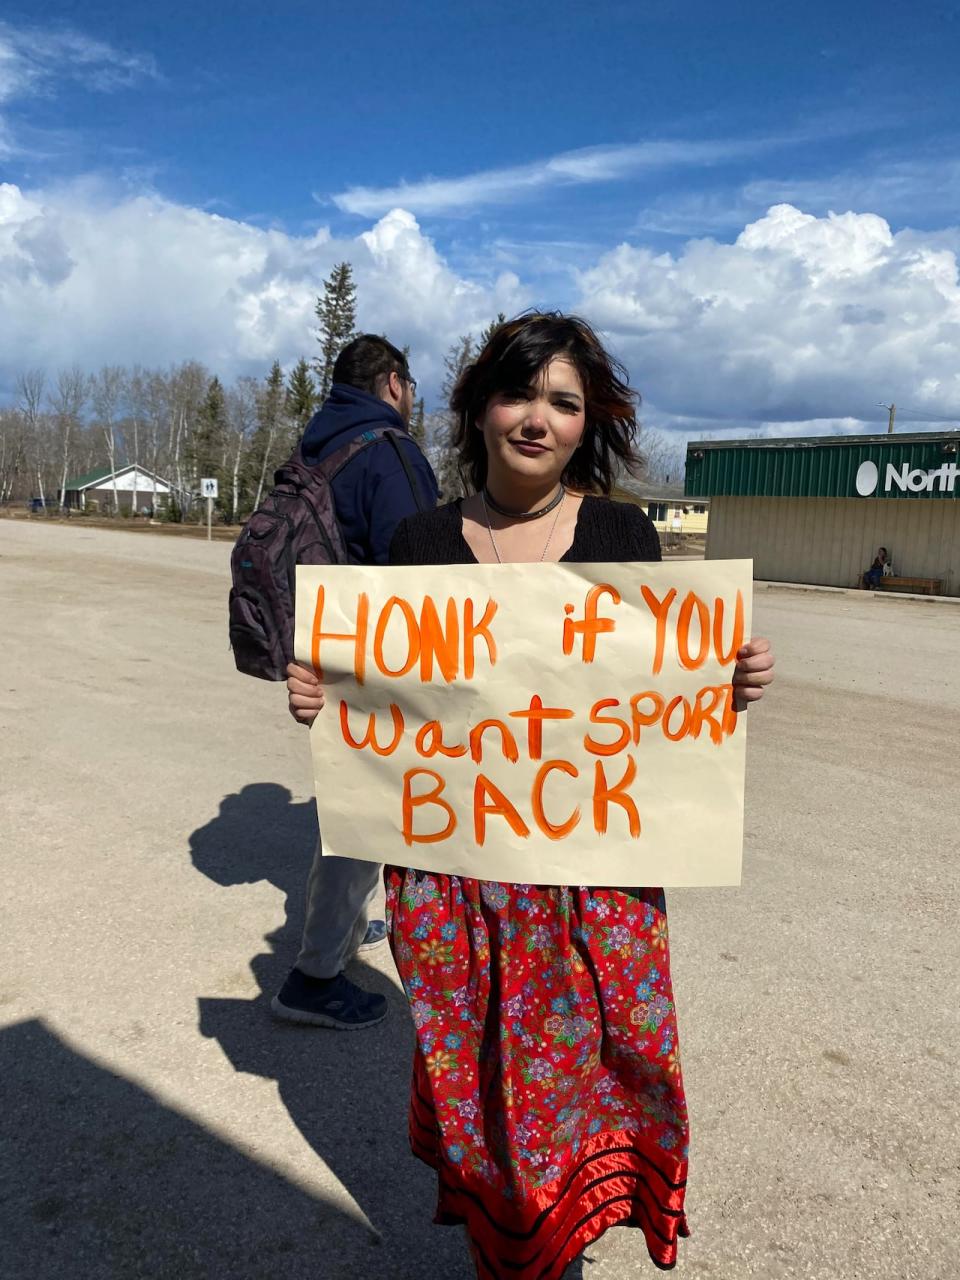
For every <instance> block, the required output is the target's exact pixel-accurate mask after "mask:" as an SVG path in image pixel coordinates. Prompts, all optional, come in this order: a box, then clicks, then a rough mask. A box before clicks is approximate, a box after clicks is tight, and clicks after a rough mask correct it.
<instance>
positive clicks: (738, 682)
mask: <svg viewBox="0 0 960 1280" xmlns="http://www.w3.org/2000/svg"><path fill="white" fill-rule="evenodd" d="M772 683H773V654H772V653H771V652H770V641H769V640H764V639H762V638H758V639H751V640H749V641H748V642H747V643H746V644H745V645H744V646H743V648H742V649H739V650H738V651H737V665H736V669H735V670H734V673H733V686H734V699H733V705H734V709H735V710H737V711H745V710H746V709H747V707H748V706H749V704H750V703H751V702H757V701H759V699H760V698H762V697H763V694H764V690H765V689H766V687H767V685H768V684H772Z"/></svg>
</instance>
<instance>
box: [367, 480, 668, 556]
mask: <svg viewBox="0 0 960 1280" xmlns="http://www.w3.org/2000/svg"><path fill="white" fill-rule="evenodd" d="M560 559H561V561H563V560H568V561H570V562H571V563H573V564H607V563H610V562H615V561H618V560H659V559H660V539H659V537H658V536H657V531H656V529H655V528H654V527H653V522H652V521H651V520H650V517H649V516H648V515H646V514H645V513H644V512H643V511H641V510H640V508H639V507H636V506H634V505H633V503H632V502H613V501H611V499H609V498H595V497H591V496H588V497H585V498H584V500H583V502H582V503H581V506H580V510H579V511H578V512H577V527H576V529H575V530H574V534H573V542H572V543H571V544H570V549H569V550H568V551H566V552H564V554H563V555H562V556H561V557H560ZM390 563H391V564H476V563H477V558H476V556H475V555H474V554H473V552H472V551H471V550H470V548H469V546H468V545H467V542H466V539H465V538H464V536H463V517H462V515H461V512H460V503H459V501H458V502H448V503H446V505H445V506H442V507H438V508H437V509H436V511H422V512H420V514H419V515H415V516H407V517H406V519H404V520H401V521H400V523H399V525H398V526H397V531H396V533H395V534H394V535H393V541H392V542H391V543H390Z"/></svg>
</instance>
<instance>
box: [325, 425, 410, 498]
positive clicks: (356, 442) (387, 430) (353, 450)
mask: <svg viewBox="0 0 960 1280" xmlns="http://www.w3.org/2000/svg"><path fill="white" fill-rule="evenodd" d="M405 436H406V438H407V439H411V438H412V437H410V436H407V435H406V432H403V431H397V429H396V428H395V427H371V429H370V430H369V431H364V432H363V433H362V434H361V435H359V436H356V437H354V439H353V440H350V441H349V442H348V443H347V444H345V445H343V446H342V447H341V448H340V449H338V450H337V451H336V453H333V454H331V455H330V456H329V457H328V458H325V459H324V460H323V462H321V463H318V464H317V465H318V466H326V467H327V468H328V469H327V479H328V480H329V481H330V482H331V483H333V480H334V479H335V478H336V477H337V476H338V475H339V474H340V472H341V471H342V470H343V468H344V467H345V466H347V465H348V464H349V463H351V462H352V461H353V460H354V458H355V457H356V456H357V454H358V453H362V452H363V451H364V449H369V448H370V446H371V445H374V444H379V443H380V441H381V440H384V439H386V440H388V441H389V442H390V444H391V445H392V446H393V450H394V452H395V453H396V455H397V458H398V459H399V462H400V465H401V467H402V468H403V473H404V475H405V476H406V477H407V483H408V484H409V485H410V492H411V493H412V494H413V500H414V502H415V503H416V504H417V510H418V511H425V510H426V507H425V506H424V503H423V495H422V494H421V492H420V485H419V484H418V483H417V476H416V472H415V471H414V469H413V467H411V465H410V459H409V458H408V457H407V456H406V454H405V453H404V450H403V446H402V445H401V443H400V441H401V440H402V439H403V438H404V437H405ZM303 465H306V464H303Z"/></svg>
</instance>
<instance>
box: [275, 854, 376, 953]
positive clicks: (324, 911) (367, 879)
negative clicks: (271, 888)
mask: <svg viewBox="0 0 960 1280" xmlns="http://www.w3.org/2000/svg"><path fill="white" fill-rule="evenodd" d="M381 870H382V868H381V866H380V864H379V863H376V862H361V861H360V860H359V859H358V858H324V857H323V855H322V852H321V847H320V840H319V838H318V839H317V847H316V851H315V852H314V855H313V865H312V866H311V868H310V875H309V877H308V878H307V918H306V921H305V922H304V926H303V942H302V943H301V947H300V954H299V956H298V957H297V965H296V967H297V968H298V969H299V970H300V971H301V973H305V974H307V975H308V976H309V977H311V978H335V977H336V976H337V974H338V973H339V972H340V971H341V969H344V968H345V967H346V966H347V965H348V964H349V963H350V961H351V960H352V959H353V957H354V955H355V954H356V950H357V947H358V946H359V945H360V943H361V942H362V941H363V935H364V934H365V933H366V931H367V912H368V910H369V909H370V904H371V902H372V901H373V899H374V898H375V897H376V894H377V889H378V887H379V885H380V872H381Z"/></svg>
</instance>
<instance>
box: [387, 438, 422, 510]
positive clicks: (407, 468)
mask: <svg viewBox="0 0 960 1280" xmlns="http://www.w3.org/2000/svg"><path fill="white" fill-rule="evenodd" d="M399 434H400V433H399V432H398V431H388V432H387V439H388V440H389V441H390V443H391V444H392V445H393V447H394V450H395V451H396V455H397V457H398V458H399V460H400V465H401V467H403V470H404V473H405V475H406V477H407V480H408V481H409V484H410V491H411V492H412V494H413V500H414V502H415V503H416V504H417V510H418V511H424V510H426V508H425V507H424V505H423V497H422V495H421V493H420V485H419V484H418V482H417V476H416V473H415V471H414V469H413V467H411V465H410V459H409V458H408V457H407V456H406V454H405V453H404V452H403V449H402V448H401V446H400V440H399V439H398V436H399ZM411 438H412V437H411Z"/></svg>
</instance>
